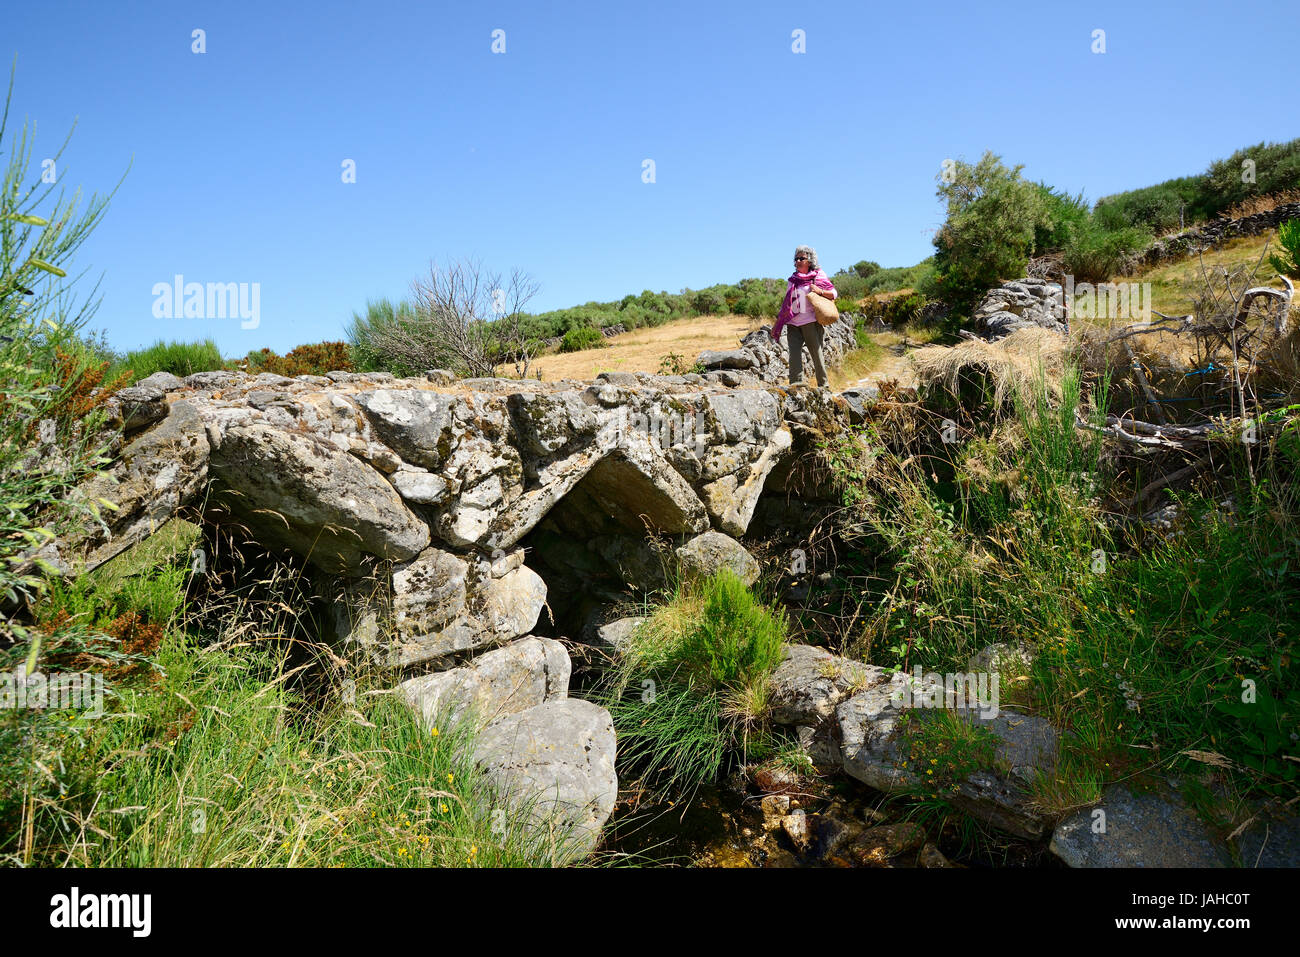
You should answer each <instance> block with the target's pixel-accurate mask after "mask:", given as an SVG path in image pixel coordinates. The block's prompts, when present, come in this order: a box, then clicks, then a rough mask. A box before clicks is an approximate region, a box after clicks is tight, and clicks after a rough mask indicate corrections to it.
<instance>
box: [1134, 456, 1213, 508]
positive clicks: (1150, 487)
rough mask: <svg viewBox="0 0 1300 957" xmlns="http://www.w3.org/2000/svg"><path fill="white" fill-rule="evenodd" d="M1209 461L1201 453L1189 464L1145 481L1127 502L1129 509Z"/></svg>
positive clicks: (1189, 474)
mask: <svg viewBox="0 0 1300 957" xmlns="http://www.w3.org/2000/svg"><path fill="white" fill-rule="evenodd" d="M1209 461H1210V457H1209V456H1208V455H1202V456H1201V457H1200V458H1198V459H1197V460H1196V461H1195V462H1192V463H1191V464H1190V465H1186V466H1184V467H1183V468H1180V469H1178V470H1177V471H1174V472H1170V473H1169V474H1168V475H1164V476H1161V477H1160V478H1158V479H1156V480H1155V481H1154V482H1149V483H1147V484H1146V485H1144V486H1142V488H1141V489H1140V490H1139V491H1138V493H1137V494H1136V495H1134V496H1133V500H1132V501H1131V502H1129V503H1128V507H1129V508H1130V509H1133V508H1136V507H1137V506H1138V505H1140V504H1141V503H1142V500H1143V499H1145V498H1146V497H1147V496H1148V495H1150V494H1151V493H1152V492H1158V491H1160V489H1162V488H1164V487H1165V486H1167V485H1173V484H1174V483H1175V482H1181V481H1182V480H1183V479H1185V478H1188V477H1189V476H1191V475H1194V474H1195V473H1197V472H1199V471H1200V470H1201V469H1202V468H1204V467H1205V466H1206V465H1207V464H1209Z"/></svg>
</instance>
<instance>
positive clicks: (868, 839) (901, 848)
mask: <svg viewBox="0 0 1300 957" xmlns="http://www.w3.org/2000/svg"><path fill="white" fill-rule="evenodd" d="M924 843H925V831H924V830H922V828H921V827H920V825H918V824H914V823H912V822H911V821H904V822H901V823H899V824H885V825H883V826H880V827H873V828H868V829H867V830H864V831H862V832H861V834H859V836H858V837H857V838H856V839H855V840H854V841H853V846H852V848H851V849H850V854H851V855H852V857H853V859H854V861H855V862H856V863H858V864H863V865H867V864H876V865H880V864H885V863H887V862H888V861H889V860H891V859H892V858H896V857H900V856H901V855H903V854H906V853H907V852H909V851H915V850H916V849H917V848H919V847H920V846H921V845H922V844H924Z"/></svg>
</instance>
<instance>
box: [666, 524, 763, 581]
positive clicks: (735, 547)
mask: <svg viewBox="0 0 1300 957" xmlns="http://www.w3.org/2000/svg"><path fill="white" fill-rule="evenodd" d="M676 554H677V561H678V563H679V566H680V568H681V571H682V574H683V576H684V577H686V578H708V577H710V576H711V575H714V574H716V573H717V572H718V571H720V570H722V569H723V568H730V569H731V570H732V571H734V572H735V573H736V575H737V576H738V577H739V578H740V580H741V581H743V582H744V583H745V584H746V585H752V584H754V582H756V581H757V580H758V574H759V567H758V561H757V559H755V558H754V556H753V555H751V554H750V553H749V551H748V550H747V549H746V548H745V546H744V545H742V544H740V542H738V541H736V540H735V539H734V538H732V537H731V536H730V535H724V534H722V532H715V531H712V530H710V531H707V532H704V533H702V534H700V535H696V536H695V537H694V538H692V539H691V540H690V541H688V542H686V543H685V544H684V545H679V546H678V548H677V552H676Z"/></svg>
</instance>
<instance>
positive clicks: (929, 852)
mask: <svg viewBox="0 0 1300 957" xmlns="http://www.w3.org/2000/svg"><path fill="white" fill-rule="evenodd" d="M916 866H917V867H956V866H957V865H956V864H954V863H953V862H952V861H950V860H948V858H946V857H944V856H943V852H942V851H940V850H939V849H938V848H937V847H935V846H934V845H933V844H927V845H925V847H923V848H921V853H920V854H918V855H917V857H916Z"/></svg>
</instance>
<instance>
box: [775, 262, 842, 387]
mask: <svg viewBox="0 0 1300 957" xmlns="http://www.w3.org/2000/svg"><path fill="white" fill-rule="evenodd" d="M809 295H814V296H815V295H823V296H826V297H827V298H828V299H838V298H839V293H838V292H836V291H835V286H834V285H832V284H831V281H830V278H829V277H828V276H827V275H826V273H824V272H822V270H821V267H820V266H819V265H818V264H817V252H816V250H814V249H813V248H812V247H811V246H800V247H799V248H798V249H796V250H795V251H794V275H793V276H791V277H790V284H789V285H788V286H786V289H785V301H783V302H782V303H781V311H780V313H778V314H777V317H776V323H775V324H774V325H773V326H772V339H773V340H774V341H776V342H780V341H781V329H782V328H783V327H784V328H786V329H787V332H786V334H785V338H786V342H787V343H788V344H789V346H790V384H791V385H797V384H798V383H800V382H802V381H803V350H804V347H805V346H807V347H808V353H809V355H811V356H812V364H813V371H814V372H816V373H817V385H819V386H821V387H822V388H826V387H827V384H828V380H827V378H826V369H825V367H824V366H823V365H822V327H821V325H820V324H819V323H818V322H817V314H816V313H815V312H813V307H812V305H811V304H810V303H809V302H808V296H809Z"/></svg>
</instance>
